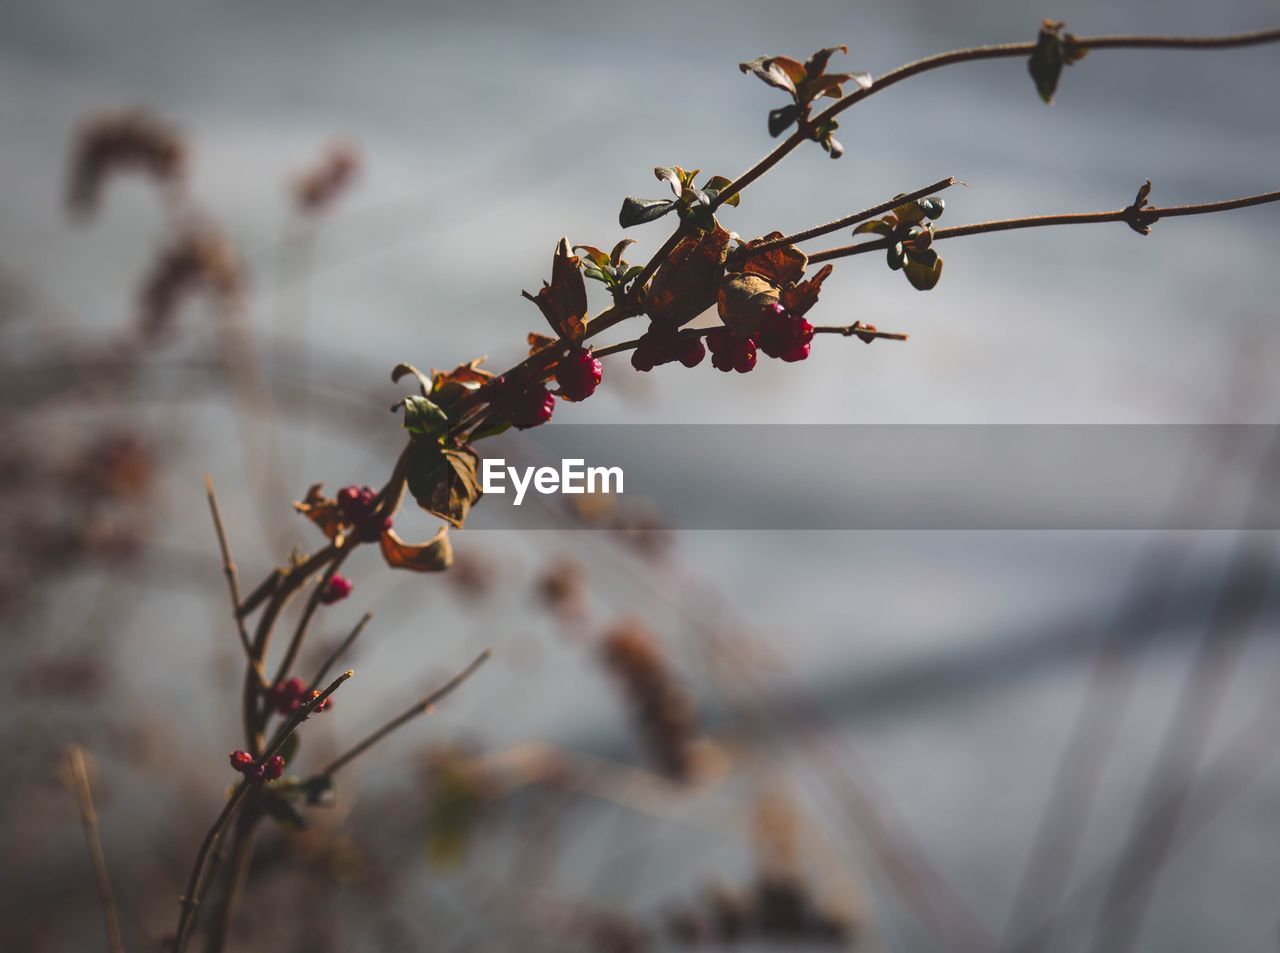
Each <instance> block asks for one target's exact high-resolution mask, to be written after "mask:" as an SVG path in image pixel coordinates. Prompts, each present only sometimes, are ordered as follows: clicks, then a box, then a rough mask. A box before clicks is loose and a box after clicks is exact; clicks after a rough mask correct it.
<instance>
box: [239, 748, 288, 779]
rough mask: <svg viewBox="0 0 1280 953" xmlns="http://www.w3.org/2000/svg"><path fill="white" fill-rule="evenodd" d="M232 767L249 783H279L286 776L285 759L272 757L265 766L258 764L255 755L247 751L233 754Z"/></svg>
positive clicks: (278, 756) (277, 756)
mask: <svg viewBox="0 0 1280 953" xmlns="http://www.w3.org/2000/svg"><path fill="white" fill-rule="evenodd" d="M231 767H233V768H235V769H236V770H237V771H239V772H240V773H241V774H243V775H244V776H245V779H246V780H249V781H278V780H279V779H280V778H281V777H282V776H283V775H284V758H283V757H281V756H280V755H278V754H276V755H272V756H271V757H270V758H268V759H267V760H266V762H264V763H263V764H258V762H257V761H256V760H255V759H254V757H253V755H251V754H249V752H247V751H233V752H231Z"/></svg>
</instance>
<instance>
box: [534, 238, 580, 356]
mask: <svg viewBox="0 0 1280 953" xmlns="http://www.w3.org/2000/svg"><path fill="white" fill-rule="evenodd" d="M578 262H579V259H578V256H577V255H574V254H572V253H571V250H570V248H569V239H567V238H562V239H560V244H558V245H557V246H556V253H555V257H554V258H553V259H552V262H551V281H550V283H547V282H543V284H542V290H541V291H539V292H538V293H537V294H536V295H531V294H529V292H527V291H522V292H520V293H521V294H522V295H524V296H525V297H526V298H528V299H529V300H530V301H532V302H533V303H534V304H536V305H537V306H538V308H539V310H540V311H542V314H543V316H544V317H545V318H546V319H547V323H548V324H550V325H551V328H552V330H554V331H555V332H556V334H557V335H559V336H560V337H562V338H565V339H566V340H569V341H581V340H582V338H583V335H584V334H585V333H586V324H585V322H586V317H587V287H586V282H585V281H584V280H583V277H582V272H581V271H580V270H579V268H578Z"/></svg>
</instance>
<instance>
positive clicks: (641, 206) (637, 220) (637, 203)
mask: <svg viewBox="0 0 1280 953" xmlns="http://www.w3.org/2000/svg"><path fill="white" fill-rule="evenodd" d="M675 207H676V203H675V200H674V199H637V198H632V197H631V196H630V195H628V196H627V197H626V198H625V199H623V200H622V211H620V212H619V213H618V224H619V225H621V226H622V227H623V228H630V227H631V226H632V225H642V224H644V223H645V222H652V221H653V220H654V219H658V218H662V216H664V215H666V214H667V213H668V212H670V211H671V210H672V209H673V208H675Z"/></svg>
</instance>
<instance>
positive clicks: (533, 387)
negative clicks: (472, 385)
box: [485, 374, 556, 430]
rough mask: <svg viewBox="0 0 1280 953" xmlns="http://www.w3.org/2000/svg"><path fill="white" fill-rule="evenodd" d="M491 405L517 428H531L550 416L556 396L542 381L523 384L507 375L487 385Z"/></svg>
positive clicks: (554, 406)
mask: <svg viewBox="0 0 1280 953" xmlns="http://www.w3.org/2000/svg"><path fill="white" fill-rule="evenodd" d="M485 390H486V397H487V398H488V401H489V407H490V408H491V409H492V410H493V411H494V412H495V413H496V414H497V415H498V416H499V417H500V418H502V419H504V420H508V421H510V422H511V426H513V427H515V428H516V429H517V430H528V429H529V428H530V427H536V426H538V425H539V424H545V423H546V422H547V421H548V420H550V419H551V415H552V414H553V413H554V412H555V409H556V399H555V398H554V397H552V396H551V391H549V390H547V388H546V387H545V386H543V384H542V383H541V382H539V381H534V382H532V383H522V382H520V381H517V380H513V379H512V378H510V377H508V376H507V375H506V374H503V375H502V376H500V377H495V378H494V379H493V380H491V381H490V382H489V383H488V384H486V385H485Z"/></svg>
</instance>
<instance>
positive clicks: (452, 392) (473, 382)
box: [419, 357, 493, 407]
mask: <svg viewBox="0 0 1280 953" xmlns="http://www.w3.org/2000/svg"><path fill="white" fill-rule="evenodd" d="M483 363H484V358H483V357H477V358H476V359H475V360H473V361H468V362H467V363H466V364H459V365H458V366H457V367H455V368H454V369H453V370H451V371H438V370H436V369H435V368H432V369H431V390H430V396H431V399H432V400H434V401H435V402H436V403H437V404H439V405H440V406H441V407H448V406H450V405H451V404H452V403H453V402H454V401H455V400H457V399H458V398H459V397H461V396H462V395H463V394H466V393H469V392H471V391H475V390H479V389H480V388H481V387H483V386H484V385H485V384H486V383H488V382H489V381H490V380H492V378H493V375H492V374H490V373H489V372H488V371H485V370H481V369H480V365H481V364H483ZM419 373H420V372H419Z"/></svg>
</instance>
